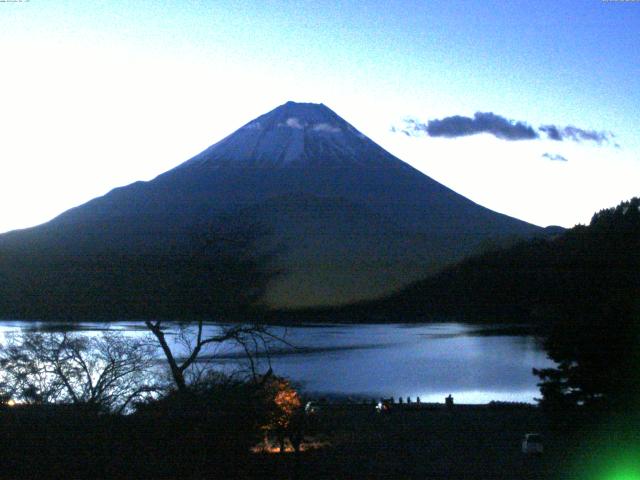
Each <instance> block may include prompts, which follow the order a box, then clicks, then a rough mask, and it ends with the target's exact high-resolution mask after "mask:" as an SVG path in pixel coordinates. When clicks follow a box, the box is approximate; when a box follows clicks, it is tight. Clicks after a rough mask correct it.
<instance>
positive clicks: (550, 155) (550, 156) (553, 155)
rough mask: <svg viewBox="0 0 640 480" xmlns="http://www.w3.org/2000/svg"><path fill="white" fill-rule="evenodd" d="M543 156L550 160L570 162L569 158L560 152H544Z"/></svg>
mask: <svg viewBox="0 0 640 480" xmlns="http://www.w3.org/2000/svg"><path fill="white" fill-rule="evenodd" d="M542 158H546V159H548V160H554V161H557V162H568V161H569V160H567V158H566V157H563V156H562V155H560V154H558V153H543V154H542Z"/></svg>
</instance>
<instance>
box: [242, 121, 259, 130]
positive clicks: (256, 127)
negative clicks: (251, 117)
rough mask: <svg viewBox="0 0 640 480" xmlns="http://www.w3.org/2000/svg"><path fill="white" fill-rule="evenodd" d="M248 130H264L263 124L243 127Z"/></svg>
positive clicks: (250, 124) (256, 123)
mask: <svg viewBox="0 0 640 480" xmlns="http://www.w3.org/2000/svg"><path fill="white" fill-rule="evenodd" d="M242 128H244V129H246V130H262V124H261V123H260V122H251V123H248V124H246V125H245V126H244V127H242Z"/></svg>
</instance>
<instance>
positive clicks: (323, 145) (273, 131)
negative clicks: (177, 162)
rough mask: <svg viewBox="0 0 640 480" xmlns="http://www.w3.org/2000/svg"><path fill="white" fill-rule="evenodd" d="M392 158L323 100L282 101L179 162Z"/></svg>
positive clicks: (377, 161) (374, 161)
mask: <svg viewBox="0 0 640 480" xmlns="http://www.w3.org/2000/svg"><path fill="white" fill-rule="evenodd" d="M388 162H393V163H397V159H395V158H394V157H392V156H391V155H389V154H388V153H387V152H385V151H384V150H383V149H382V148H381V147H379V146H378V145H376V144H375V143H374V142H373V141H371V140H370V139H368V138H367V137H366V136H365V135H363V134H362V133H360V132H359V131H358V130H357V129H356V128H354V127H353V126H352V125H351V124H349V123H347V122H346V121H345V120H343V119H342V118H340V117H339V116H338V115H337V114H336V113H335V112H333V111H332V110H331V109H330V108H328V107H326V106H325V105H324V104H315V103H295V102H287V103H285V104H284V105H281V106H279V107H277V108H276V109H274V110H272V111H270V112H268V113H265V114H264V115H261V116H260V117H258V118H256V119H255V120H252V121H251V122H249V123H247V124H246V125H244V126H243V127H241V128H240V129H238V130H237V131H235V132H234V133H232V134H231V135H229V136H228V137H226V138H224V139H223V140H221V141H220V142H218V143H216V144H214V145H212V146H211V147H209V148H208V149H207V150H205V151H204V152H202V153H201V154H199V155H197V156H196V157H194V158H193V159H191V160H190V161H189V162H186V163H185V164H184V165H192V164H201V165H207V166H208V167H212V168H215V167H274V166H301V165H320V164H322V165H327V166H330V165H334V166H344V165H345V163H357V164H362V165H365V164H366V165H369V166H381V165H384V164H385V163H388Z"/></svg>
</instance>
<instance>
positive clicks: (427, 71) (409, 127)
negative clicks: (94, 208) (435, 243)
mask: <svg viewBox="0 0 640 480" xmlns="http://www.w3.org/2000/svg"><path fill="white" fill-rule="evenodd" d="M638 31H640V1H637V2H635V1H612V0H610V1H603V0H576V1H568V0H554V1H547V0H536V1H532V0H529V1H519V0H511V1H504V0H496V1H493V0H478V1H464V0H460V1H451V0H430V1H428V2H426V1H417V0H416V1H410V0H407V1H393V0H384V1H374V0H371V1H366V0H362V1H358V2H353V1H338V0H324V1H322V2H317V1H314V2H311V1H303V0H298V1H291V2H286V1H284V0H281V1H270V0H259V1H255V2H252V1H243V2H242V1H236V2H231V1H224V0H215V1H214V0H211V1H205V0H202V1H197V0H190V1H188V0H182V1H178V0H172V1H162V0H153V1H151V0H136V1H135V2H131V1H130V0H128V1H119V0H104V1H100V0H92V1H88V0H85V1H78V0H72V1H65V0H29V1H26V0H23V1H9V0H7V1H4V0H3V1H0V45H2V47H1V48H0V65H1V66H2V74H1V75H0V204H1V205H2V209H1V210H0V232H3V231H8V230H12V229H16V228H24V227H28V226H32V225H36V224H39V223H42V222H44V221H47V220H49V219H51V218H53V217H55V216H56V215H58V214H59V213H62V212H63V211H65V210H67V209H68V208H71V207H73V206H76V205H79V204H82V203H84V202H86V201H88V200H90V199H91V198H94V197H96V196H100V195H103V194H105V193H107V192H108V191H109V190H111V189H113V188H115V187H118V186H122V185H126V184H129V183H132V182H134V181H137V180H150V179H152V178H154V177H155V176H157V175H159V174H160V173H162V172H164V171H166V170H169V169H171V168H173V167H175V166H177V165H178V164H180V163H182V162H184V161H186V160H187V159H189V158H190V157H191V156H193V155H195V154H197V153H198V152H200V151H201V150H204V149H205V148H206V147H207V146H209V145H211V144H213V143H215V142H217V141H218V140H220V139H222V138H223V137H225V136H226V135H228V134H229V133H231V132H233V131H234V130H236V129H237V128H239V127H240V126H242V125H244V124H245V123H247V122H248V121H250V120H252V119H253V118H255V117H257V116H258V115H260V114H262V113H265V112H267V111H269V110H272V109H273V108H275V107H277V106H278V105H281V104H283V103H285V102H286V101H288V100H293V101H300V102H317V103H324V104H325V105H327V106H328V107H330V108H331V109H333V110H334V111H335V112H336V113H337V114H339V115H340V116H342V117H343V118H344V119H345V120H347V121H348V122H350V123H351V124H353V125H354V126H355V127H356V128H358V129H359V130H360V131H361V132H363V133H364V134H365V135H367V136H369V137H370V138H371V139H372V140H374V141H375V142H377V143H378V144H380V145H381V146H382V147H384V148H386V149H387V150H389V151H390V152H391V153H393V154H394V155H396V156H398V157H399V158H400V159H402V160H404V161H406V162H408V163H409V164H411V165H412V166H414V167H415V168H417V169H419V170H420V171H422V172H424V173H425V174H427V175H429V176H430V177H432V178H434V179H435V180H437V181H439V182H441V183H444V184H445V185H447V186H448V187H450V188H452V189H453V190H455V191H457V192H458V193H460V194H462V195H465V196H466V197H468V198H470V199H471V200H473V201H475V202H477V203H480V204H482V205H484V206H486V207H489V208H491V209H493V210H496V211H499V212H502V213H506V214H508V215H512V216H515V217H517V218H520V219H523V220H526V221H529V222H532V223H535V224H537V225H541V226H547V225H562V226H565V227H571V226H573V225H575V224H577V223H588V222H589V220H590V218H591V216H592V214H593V213H594V212H595V211H597V210H600V209H602V208H607V207H612V206H615V205H616V204H617V203H619V202H620V201H622V200H626V199H629V198H631V197H633V196H638V195H640V139H638V135H637V134H636V130H637V129H638V126H639V125H640V108H638V105H640V36H639V35H638V34H637V32H638Z"/></svg>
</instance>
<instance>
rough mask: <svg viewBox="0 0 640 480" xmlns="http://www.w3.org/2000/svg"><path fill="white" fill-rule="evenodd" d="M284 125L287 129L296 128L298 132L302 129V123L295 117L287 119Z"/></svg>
mask: <svg viewBox="0 0 640 480" xmlns="http://www.w3.org/2000/svg"><path fill="white" fill-rule="evenodd" d="M285 125H286V126H287V127H291V128H297V129H298V130H302V129H303V128H304V125H303V124H302V122H300V120H299V119H298V118H296V117H291V118H287V121H286V122H285Z"/></svg>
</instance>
